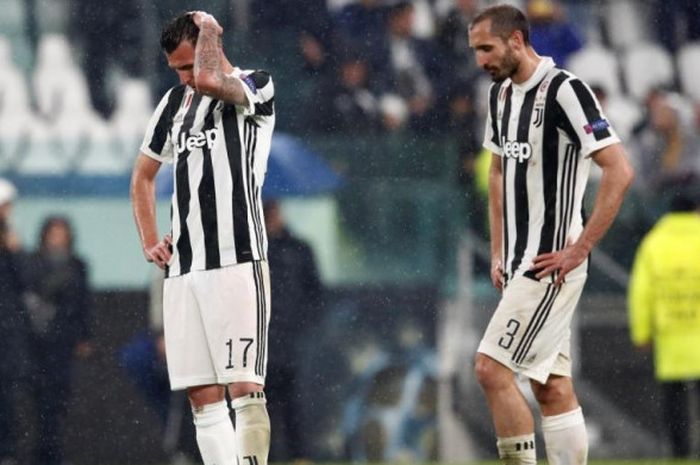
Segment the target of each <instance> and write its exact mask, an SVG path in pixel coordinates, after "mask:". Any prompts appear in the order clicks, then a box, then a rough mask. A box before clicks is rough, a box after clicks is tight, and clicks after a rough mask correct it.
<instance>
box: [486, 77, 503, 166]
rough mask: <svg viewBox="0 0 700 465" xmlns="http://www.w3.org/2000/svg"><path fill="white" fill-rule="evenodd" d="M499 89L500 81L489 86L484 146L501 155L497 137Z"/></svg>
mask: <svg viewBox="0 0 700 465" xmlns="http://www.w3.org/2000/svg"><path fill="white" fill-rule="evenodd" d="M500 90H501V84H500V83H494V84H491V87H490V88H489V109H488V111H487V112H486V128H485V130H484V143H483V146H484V148H486V149H488V150H490V151H491V152H493V153H495V154H496V155H501V145H500V144H501V142H500V140H499V137H498V121H497V116H496V115H497V114H498V94H499V91H500Z"/></svg>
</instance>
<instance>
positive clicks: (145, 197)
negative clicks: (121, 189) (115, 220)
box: [131, 153, 171, 268]
mask: <svg viewBox="0 0 700 465" xmlns="http://www.w3.org/2000/svg"><path fill="white" fill-rule="evenodd" d="M159 169H160V162H158V161H156V160H154V159H153V158H151V157H149V156H147V155H144V154H143V153H141V154H139V156H138V158H137V159H136V165H135V166H134V171H133V172H132V175H131V204H132V208H133V211H134V220H135V221H136V229H137V230H138V233H139V238H140V239H141V246H142V247H143V254H144V256H145V257H146V260H148V261H149V262H154V263H155V264H156V265H158V266H159V267H160V268H164V267H165V265H167V263H168V261H169V260H170V255H171V253H170V237H169V236H165V238H163V239H162V240H160V239H159V237H158V225H157V223H156V195H155V186H156V184H155V178H156V174H158V170H159Z"/></svg>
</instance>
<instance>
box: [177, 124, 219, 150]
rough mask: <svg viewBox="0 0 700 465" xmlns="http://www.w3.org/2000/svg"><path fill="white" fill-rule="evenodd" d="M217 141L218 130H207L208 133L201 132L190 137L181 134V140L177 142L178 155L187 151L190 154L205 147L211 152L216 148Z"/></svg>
mask: <svg viewBox="0 0 700 465" xmlns="http://www.w3.org/2000/svg"><path fill="white" fill-rule="evenodd" d="M215 140H216V129H207V130H206V131H203V132H200V133H199V134H195V135H192V136H189V137H185V133H184V132H181V133H180V139H179V140H178V141H177V145H176V148H177V153H182V152H184V151H185V150H187V151H188V152H191V151H193V150H194V149H198V148H201V147H204V146H205V145H206V146H207V148H208V149H209V150H211V149H212V147H214V141H215Z"/></svg>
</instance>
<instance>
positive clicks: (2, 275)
mask: <svg viewBox="0 0 700 465" xmlns="http://www.w3.org/2000/svg"><path fill="white" fill-rule="evenodd" d="M0 181H2V180H0ZM3 187H6V186H5V185H4V184H0V209H2V204H6V202H3V198H6V196H7V191H5V190H3ZM9 234H10V230H9V228H8V225H7V221H6V217H5V216H4V215H3V214H0V465H16V464H17V436H18V434H17V421H18V418H17V412H16V410H15V405H16V403H17V400H16V393H17V389H18V383H19V381H20V378H21V374H22V370H23V368H24V365H23V364H22V361H23V359H24V354H25V350H26V340H25V336H26V332H27V321H26V313H25V310H24V304H23V302H22V293H23V291H24V286H23V283H22V281H21V280H20V265H19V260H18V257H17V253H16V251H15V250H13V249H11V248H10V247H9V246H8V244H9V243H10V242H11V241H10V239H9V237H8V236H9Z"/></svg>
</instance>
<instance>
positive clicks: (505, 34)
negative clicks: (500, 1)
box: [469, 5, 530, 44]
mask: <svg viewBox="0 0 700 465" xmlns="http://www.w3.org/2000/svg"><path fill="white" fill-rule="evenodd" d="M487 19H490V20H491V34H493V35H495V36H498V37H500V38H501V39H503V40H506V39H508V38H509V37H510V35H511V34H512V33H513V32H515V31H520V32H521V33H522V35H523V41H524V42H525V43H526V44H529V43H530V23H529V22H528V20H527V18H526V17H525V14H524V13H523V12H522V11H520V10H519V9H517V8H515V7H514V6H511V5H494V6H491V7H488V8H486V9H485V10H483V11H482V12H480V13H479V14H478V15H476V16H475V17H474V19H473V20H472V22H471V24H470V25H469V29H471V28H473V27H474V26H475V25H477V24H478V23H480V22H482V21H486V20H487Z"/></svg>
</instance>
